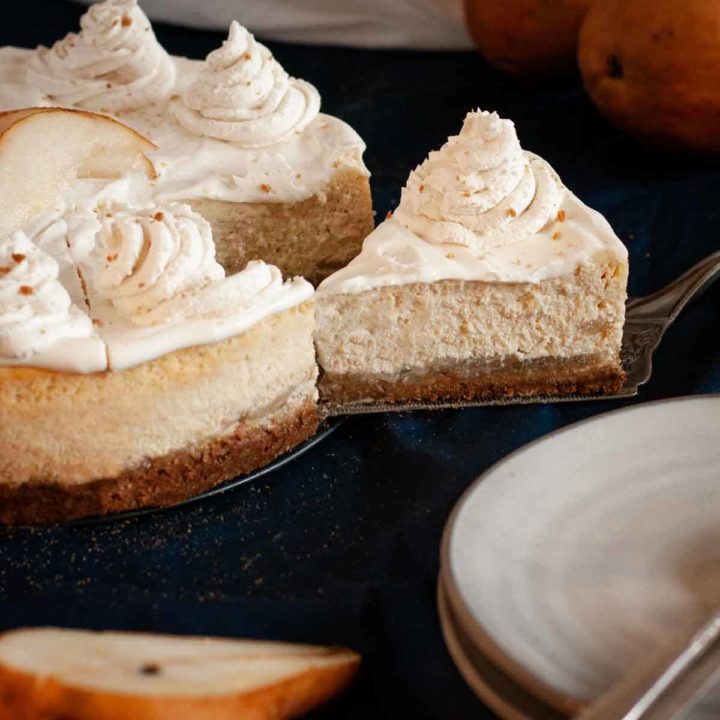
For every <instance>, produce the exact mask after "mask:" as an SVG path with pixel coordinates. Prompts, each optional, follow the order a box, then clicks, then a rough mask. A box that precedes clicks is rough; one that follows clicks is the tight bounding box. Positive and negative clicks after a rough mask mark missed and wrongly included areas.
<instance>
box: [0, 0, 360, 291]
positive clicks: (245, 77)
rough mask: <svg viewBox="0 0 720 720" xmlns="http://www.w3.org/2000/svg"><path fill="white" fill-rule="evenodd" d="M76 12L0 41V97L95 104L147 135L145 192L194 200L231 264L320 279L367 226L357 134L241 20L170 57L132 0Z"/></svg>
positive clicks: (111, 0) (10, 104)
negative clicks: (48, 41)
mask: <svg viewBox="0 0 720 720" xmlns="http://www.w3.org/2000/svg"><path fill="white" fill-rule="evenodd" d="M80 24H81V27H80V31H79V32H77V33H70V34H68V35H67V36H66V37H65V38H63V39H61V40H59V41H57V42H56V43H55V44H54V45H53V46H52V47H49V48H47V47H42V46H41V47H38V48H37V49H35V50H24V49H20V48H12V47H8V48H2V49H0V102H1V103H2V108H5V109H8V108H21V107H26V106H27V105H28V104H32V105H34V106H41V105H51V106H61V107H74V108H81V109H85V110H92V111H95V112H102V113H106V114H110V115H112V116H114V117H116V118H118V119H120V120H121V121H122V122H123V123H125V124H127V125H129V126H131V127H133V128H135V129H136V130H138V131H139V132H140V133H142V134H143V135H145V136H147V137H148V138H149V139H151V140H152V141H153V142H154V143H155V144H156V145H157V148H156V150H154V151H153V152H151V153H149V157H150V159H151V160H152V162H153V164H154V166H155V168H156V170H157V177H156V178H155V179H154V180H153V181H152V183H150V185H149V186H148V187H147V188H143V192H144V193H145V195H147V199H146V204H150V203H151V202H183V203H187V204H189V205H191V207H193V209H195V210H196V211H198V212H200V213H201V214H202V215H203V216H204V217H205V218H207V219H208V221H209V222H210V223H211V225H212V227H213V233H214V237H215V242H216V246H217V256H218V260H219V262H220V263H221V264H222V265H223V266H224V267H225V269H226V270H227V271H228V272H231V273H233V272H236V271H238V270H241V269H242V268H244V267H245V265H246V264H247V262H248V261H250V260H254V259H262V260H265V261H266V262H269V263H272V264H275V265H277V266H278V267H280V269H281V270H282V272H283V273H285V274H286V275H296V274H297V275H303V276H305V277H307V278H308V279H310V280H311V281H313V282H319V281H320V280H321V279H322V278H323V277H325V276H327V275H329V274H330V273H331V272H332V271H334V270H336V269H338V268H340V267H342V266H344V265H345V264H346V263H347V262H348V261H349V260H350V259H351V258H352V257H354V256H355V255H356V254H357V253H358V252H359V249H360V246H361V244H362V240H363V238H364V237H365V236H366V235H367V234H368V233H369V232H370V231H371V230H372V228H373V225H374V222H373V212H372V202H371V197H370V186H369V181H368V177H369V173H368V171H367V168H366V167H365V165H364V163H363V159H362V156H363V152H364V149H365V145H364V143H363V141H362V140H361V139H360V137H359V136H358V134H357V133H356V132H355V131H354V130H353V129H352V128H351V127H350V126H349V125H347V124H346V123H345V122H343V121H342V120H340V119H338V118H336V117H333V116H331V115H327V114H324V113H321V112H320V95H319V93H318V91H317V90H316V89H315V87H314V86H313V85H311V84H310V83H308V82H306V81H303V80H300V79H297V78H293V77H290V76H289V75H288V74H287V72H286V71H285V70H284V69H283V68H282V66H281V65H280V64H279V63H278V62H277V60H276V59H275V58H274V57H273V55H272V53H271V52H270V51H269V50H268V49H267V48H266V47H265V46H264V45H262V44H261V43H259V42H257V41H256V40H255V38H254V37H253V36H252V34H251V33H249V32H248V31H247V30H246V29H245V28H243V27H242V26H241V25H239V24H238V23H237V22H233V23H232V24H231V26H230V29H229V33H228V37H227V39H226V40H225V42H224V43H223V44H222V46H221V47H220V48H217V49H216V50H214V51H212V52H211V53H210V54H209V55H208V56H207V58H206V59H205V60H204V61H197V60H188V59H187V58H177V57H172V56H170V55H169V54H168V53H167V52H166V51H165V50H164V49H163V48H162V46H161V45H160V43H159V42H158V40H157V38H156V37H155V34H154V32H153V30H152V27H151V24H150V22H149V20H148V19H147V17H146V16H145V14H144V13H143V12H142V10H141V9H140V8H139V7H138V5H137V2H136V0H105V1H104V2H99V3H96V4H94V5H92V6H91V7H90V8H89V9H88V10H87V12H86V13H85V15H83V17H82V19H81V23H80ZM2 108H0V109H2ZM136 192H137V190H136ZM116 199H117V200H119V201H123V200H124V198H123V197H118V198H116Z"/></svg>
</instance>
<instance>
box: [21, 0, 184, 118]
mask: <svg viewBox="0 0 720 720" xmlns="http://www.w3.org/2000/svg"><path fill="white" fill-rule="evenodd" d="M80 28H81V30H80V32H79V33H69V34H68V35H66V36H65V37H64V38H62V39H61V40H58V41H57V42H56V43H55V44H54V45H53V46H52V47H50V48H46V47H42V46H40V47H38V48H37V50H36V51H35V52H34V53H33V55H32V56H31V57H30V60H29V62H28V65H27V69H26V80H27V83H28V84H29V85H31V86H32V87H35V88H38V89H39V90H40V91H41V92H43V93H44V94H45V95H47V97H48V99H49V100H50V102H51V103H52V104H53V105H62V106H75V107H80V108H84V109H86V110H96V111H99V112H118V111H121V110H128V109H130V108H134V107H138V106H139V105H143V104H146V103H149V102H155V101H157V100H158V99H160V98H164V97H169V96H170V93H171V91H172V89H173V87H174V85H175V64H174V63H173V61H172V60H171V58H170V56H169V55H168V54H167V52H165V50H164V48H163V47H162V46H161V45H160V43H158V41H157V38H156V37H155V33H154V32H153V30H152V26H151V25H150V21H149V20H148V19H147V17H146V16H145V13H143V11H142V10H141V9H140V8H139V7H138V6H137V0H106V2H101V3H96V4H94V5H92V6H91V7H90V8H89V9H88V11H87V12H86V13H85V14H84V15H83V16H82V18H81V20H80Z"/></svg>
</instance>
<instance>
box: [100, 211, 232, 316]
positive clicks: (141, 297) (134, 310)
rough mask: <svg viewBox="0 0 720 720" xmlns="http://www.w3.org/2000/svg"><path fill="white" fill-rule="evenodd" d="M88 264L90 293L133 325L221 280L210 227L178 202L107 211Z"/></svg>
mask: <svg viewBox="0 0 720 720" xmlns="http://www.w3.org/2000/svg"><path fill="white" fill-rule="evenodd" d="M90 263H91V265H93V266H94V270H93V273H92V284H93V288H94V290H95V291H96V292H97V293H98V294H99V295H100V296H101V297H103V298H104V299H106V300H110V301H111V302H112V304H113V305H114V306H115V307H116V308H117V309H118V310H119V311H120V312H121V313H122V314H123V315H125V316H127V317H128V318H130V319H131V320H132V322H133V323H135V324H137V325H153V324H155V323H156V322H158V321H160V320H161V319H162V317H163V314H164V312H165V309H166V307H167V305H168V304H172V303H173V301H176V300H177V298H179V297H183V296H186V295H188V294H193V293H195V292H196V291H197V290H198V289H199V288H202V287H205V286H206V285H208V284H210V283H213V282H214V281H217V280H221V279H222V278H224V277H225V271H224V270H223V268H222V266H220V265H219V264H218V263H217V262H216V261H215V243H214V242H213V238H212V229H211V227H210V224H209V223H208V222H207V220H205V219H204V218H203V217H202V216H200V215H198V214H197V213H195V212H193V211H192V210H191V209H190V207H189V206H188V205H181V204H170V205H166V206H161V207H159V208H153V209H149V210H130V209H127V210H120V211H118V212H108V213H105V215H104V217H102V218H101V227H100V230H99V232H98V234H97V238H96V245H95V248H94V250H93V252H92V255H91V258H90Z"/></svg>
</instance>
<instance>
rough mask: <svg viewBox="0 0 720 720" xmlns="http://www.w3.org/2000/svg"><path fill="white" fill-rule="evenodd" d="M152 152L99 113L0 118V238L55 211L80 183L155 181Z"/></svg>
mask: <svg viewBox="0 0 720 720" xmlns="http://www.w3.org/2000/svg"><path fill="white" fill-rule="evenodd" d="M153 149H155V145H153V143H152V142H150V140H148V139H147V138H145V137H143V136H142V135H140V134H139V133H137V132H136V131H135V130H132V129H130V128H129V127H127V126H126V125H123V124H122V123H120V122H118V121H117V120H114V119H112V118H110V117H107V116H105V115H99V114H97V113H92V112H86V111H84V110H66V109H61V108H28V109H24V110H11V111H9V112H3V113H0V238H2V237H6V236H7V235H9V234H10V233H12V232H14V231H15V230H18V229H19V228H21V227H22V226H23V225H24V224H25V223H26V222H27V221H28V220H29V219H30V218H31V217H32V216H33V215H35V214H37V213H39V212H41V211H43V210H45V209H47V208H49V207H52V205H53V204H54V203H55V202H56V201H57V200H58V199H59V198H60V197H61V195H62V193H63V192H64V191H65V190H66V188H67V187H68V186H69V185H70V184H71V183H72V182H73V181H74V180H76V179H78V178H99V179H102V178H107V179H113V178H117V177H120V176H122V175H124V174H126V173H128V172H133V171H139V172H143V173H145V174H146V175H147V176H148V177H153V176H154V175H155V170H154V167H153V164H152V163H151V162H150V160H149V159H148V157H147V155H146V153H148V152H150V151H151V150H153ZM31 158H32V160H31ZM18 178H22V182H19V181H18Z"/></svg>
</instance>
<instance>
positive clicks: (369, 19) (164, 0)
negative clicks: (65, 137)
mask: <svg viewBox="0 0 720 720" xmlns="http://www.w3.org/2000/svg"><path fill="white" fill-rule="evenodd" d="M80 1H81V2H84V3H85V4H90V1H91V0H80ZM139 3H140V5H141V7H142V8H143V10H144V11H145V12H146V14H147V15H148V16H149V17H150V19H151V20H163V21H166V22H172V23H177V24H181V25H187V26H190V27H198V28H212V29H215V30H223V29H225V28H227V27H228V25H229V24H230V21H231V20H233V19H235V20H238V21H239V22H240V23H242V24H243V25H245V26H246V27H247V28H248V29H249V30H251V31H252V32H254V33H257V34H258V35H260V36H261V37H266V38H271V39H274V40H284V41H287V42H299V43H316V44H321V45H324V44H328V45H350V46H355V47H406V48H436V49H454V48H467V47H470V46H471V43H470V39H469V36H468V34H467V32H466V30H465V25H464V22H463V12H462V0H139Z"/></svg>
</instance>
